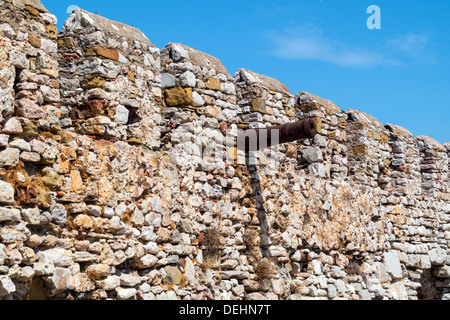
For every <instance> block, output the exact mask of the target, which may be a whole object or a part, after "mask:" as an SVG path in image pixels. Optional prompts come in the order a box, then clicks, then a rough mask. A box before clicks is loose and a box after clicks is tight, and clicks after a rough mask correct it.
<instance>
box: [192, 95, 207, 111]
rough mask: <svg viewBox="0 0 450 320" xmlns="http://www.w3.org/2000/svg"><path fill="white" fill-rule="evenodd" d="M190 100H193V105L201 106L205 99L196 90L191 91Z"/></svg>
mask: <svg viewBox="0 0 450 320" xmlns="http://www.w3.org/2000/svg"><path fill="white" fill-rule="evenodd" d="M192 100H193V102H192V105H193V106H194V107H202V106H204V105H205V101H204V100H203V98H202V97H201V96H200V94H198V93H197V92H193V93H192Z"/></svg>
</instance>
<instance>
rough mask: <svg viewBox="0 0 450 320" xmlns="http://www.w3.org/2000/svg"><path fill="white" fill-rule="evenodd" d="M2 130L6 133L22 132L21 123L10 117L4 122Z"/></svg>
mask: <svg viewBox="0 0 450 320" xmlns="http://www.w3.org/2000/svg"><path fill="white" fill-rule="evenodd" d="M2 132H3V133H6V134H19V133H22V132H23V128H22V124H21V123H20V121H19V120H18V119H17V118H11V119H9V120H8V121H7V122H6V124H5V126H4V127H3V131H2Z"/></svg>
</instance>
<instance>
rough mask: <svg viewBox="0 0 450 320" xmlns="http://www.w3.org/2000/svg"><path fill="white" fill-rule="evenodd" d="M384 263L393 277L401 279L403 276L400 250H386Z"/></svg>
mask: <svg viewBox="0 0 450 320" xmlns="http://www.w3.org/2000/svg"><path fill="white" fill-rule="evenodd" d="M384 263H385V265H386V270H387V272H388V273H389V275H390V276H391V277H392V278H393V279H401V278H402V277H403V271H402V267H401V264H400V258H399V255H398V251H390V252H386V253H385V255H384Z"/></svg>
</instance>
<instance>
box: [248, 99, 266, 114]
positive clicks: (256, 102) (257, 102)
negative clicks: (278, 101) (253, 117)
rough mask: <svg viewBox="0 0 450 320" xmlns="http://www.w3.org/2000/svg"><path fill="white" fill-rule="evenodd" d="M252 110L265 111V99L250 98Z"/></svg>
mask: <svg viewBox="0 0 450 320" xmlns="http://www.w3.org/2000/svg"><path fill="white" fill-rule="evenodd" d="M251 110H252V112H260V113H264V114H265V113H267V107H266V100H265V99H253V100H252V109H251Z"/></svg>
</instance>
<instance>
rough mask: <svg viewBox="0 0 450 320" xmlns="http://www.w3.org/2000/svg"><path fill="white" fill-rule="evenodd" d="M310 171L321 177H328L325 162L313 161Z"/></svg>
mask: <svg viewBox="0 0 450 320" xmlns="http://www.w3.org/2000/svg"><path fill="white" fill-rule="evenodd" d="M308 169H309V172H310V173H311V174H312V175H314V176H316V177H319V178H325V177H326V174H327V173H326V168H325V165H324V164H323V163H312V164H311V165H310V166H309V167H308Z"/></svg>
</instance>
